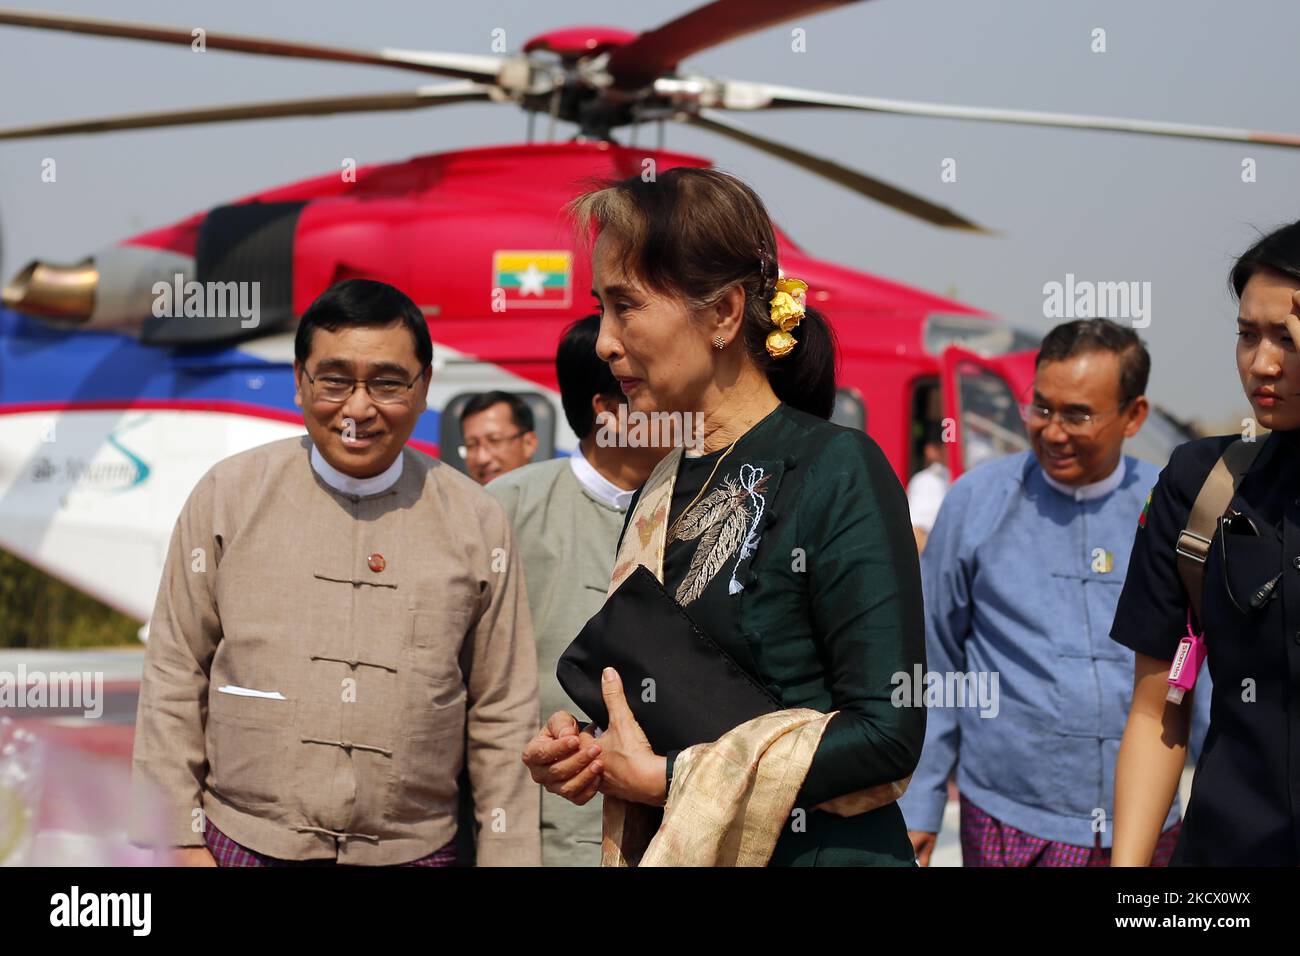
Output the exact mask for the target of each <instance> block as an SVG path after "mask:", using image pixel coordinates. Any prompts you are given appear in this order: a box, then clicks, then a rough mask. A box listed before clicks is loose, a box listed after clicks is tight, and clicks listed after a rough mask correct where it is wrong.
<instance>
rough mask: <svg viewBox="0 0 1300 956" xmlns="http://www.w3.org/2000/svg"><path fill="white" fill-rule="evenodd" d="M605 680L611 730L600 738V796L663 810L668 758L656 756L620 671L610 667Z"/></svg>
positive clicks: (601, 689) (604, 677)
mask: <svg viewBox="0 0 1300 956" xmlns="http://www.w3.org/2000/svg"><path fill="white" fill-rule="evenodd" d="M601 678H602V679H601V682H600V691H601V694H603V695H604V698H605V709H606V710H608V711H609V729H607V730H606V731H605V732H604V733H603V734H601V735H600V748H601V759H600V762H601V765H602V771H601V780H600V792H601V793H604V794H608V795H609V796H612V797H619V798H621V799H623V800H633V801H635V802H637V803H648V804H650V805H651V806H656V807H662V806H663V805H664V800H665V799H666V798H667V796H668V780H667V763H668V758H667V757H658V756H656V755H655V752H654V750H653V749H652V748H651V746H650V741H648V740H647V739H646V736H645V731H643V730H642V729H641V725H640V724H639V723H637V720H636V718H635V717H634V716H632V708H631V707H629V706H628V703H627V698H626V697H625V696H623V681H622V678H620V677H619V676H618V671H616V670H614V668H612V667H606V668H605V671H604V673H603V674H602V675H601Z"/></svg>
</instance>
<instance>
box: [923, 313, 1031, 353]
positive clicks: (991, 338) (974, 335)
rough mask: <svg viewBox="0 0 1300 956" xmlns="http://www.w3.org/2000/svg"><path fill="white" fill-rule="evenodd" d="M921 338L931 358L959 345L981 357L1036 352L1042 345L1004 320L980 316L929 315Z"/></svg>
mask: <svg viewBox="0 0 1300 956" xmlns="http://www.w3.org/2000/svg"><path fill="white" fill-rule="evenodd" d="M921 337H922V338H921V340H922V345H923V347H924V348H925V350H926V351H927V352H929V353H930V354H931V355H942V354H943V350H944V349H946V348H947V347H948V346H950V345H960V346H961V347H962V348H965V349H969V350H970V351H972V352H975V353H978V354H979V355H1004V354H1006V353H1007V352H1035V351H1037V350H1038V346H1039V338H1038V336H1034V335H1030V334H1029V333H1028V332H1023V331H1021V330H1020V329H1017V328H1015V327H1014V326H1011V325H1007V324H1006V323H1005V322H1003V321H1002V320H1001V319H995V318H991V317H987V316H977V315H948V314H943V313H934V314H931V315H927V316H926V317H925V327H924V330H923V331H922V333H921Z"/></svg>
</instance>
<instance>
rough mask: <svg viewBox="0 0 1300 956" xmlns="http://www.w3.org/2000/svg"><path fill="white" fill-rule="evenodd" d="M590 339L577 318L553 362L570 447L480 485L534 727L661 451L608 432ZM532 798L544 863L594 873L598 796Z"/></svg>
mask: <svg viewBox="0 0 1300 956" xmlns="http://www.w3.org/2000/svg"><path fill="white" fill-rule="evenodd" d="M599 331H600V317H599V316H595V315H592V316H588V317H587V318H585V319H581V320H579V321H578V322H576V323H574V324H573V325H572V326H570V327H569V329H568V330H567V331H566V332H565V334H564V336H563V337H562V339H561V340H560V346H559V349H558V351H557V353H556V357H555V367H556V375H557V377H558V379H559V382H560V398H561V401H562V403H563V405H564V415H565V418H566V419H567V420H568V422H569V427H570V428H572V429H573V431H574V434H576V435H578V436H580V440H579V443H578V448H577V449H576V450H575V451H574V452H573V454H572V455H568V456H565V457H564V458H556V459H553V460H551V461H544V462H538V463H536V464H532V465H525V466H524V467H523V468H519V469H517V470H515V471H511V472H509V473H507V474H504V475H502V476H501V477H500V478H497V479H496V480H494V481H492V482H490V483H489V484H488V485H487V486H486V488H487V491H488V493H489V494H491V495H493V496H494V497H495V498H496V499H497V500H498V501H500V502H501V504H502V505H503V506H504V508H505V510H506V514H507V515H509V517H510V522H511V524H512V525H513V526H514V530H515V535H516V538H517V540H518V542H519V545H518V546H519V550H520V553H521V555H522V560H523V567H524V578H525V580H526V581H527V583H528V604H529V607H530V609H531V611H532V618H533V624H534V627H533V632H534V634H535V635H536V638H537V665H538V668H537V669H538V689H539V696H540V698H541V711H540V715H539V720H538V725H539V726H540V723H541V719H543V718H545V717H547V716H549V715H550V714H553V713H555V712H556V711H557V710H572V709H573V704H572V702H571V701H570V700H569V698H568V695H566V694H565V693H564V691H563V690H562V689H561V687H560V684H559V681H557V680H556V679H555V665H556V662H557V661H558V660H559V659H560V655H561V654H563V653H564V650H565V648H567V647H568V646H569V643H570V642H571V641H572V640H573V639H574V638H575V637H577V636H578V632H579V631H581V630H582V626H583V625H584V624H586V623H587V620H588V619H589V618H590V617H591V616H592V615H593V614H595V613H596V612H597V611H599V610H600V607H601V605H602V604H604V603H605V592H606V591H607V590H608V589H609V576H610V572H611V571H612V570H613V567H614V550H615V547H616V546H617V544H618V536H619V533H620V532H621V531H622V530H623V521H624V518H625V517H626V514H627V507H628V503H629V502H630V501H631V500H632V495H633V494H634V493H635V491H636V489H637V488H638V487H640V485H641V484H642V483H643V482H644V481H645V479H646V477H647V476H648V475H649V474H650V472H651V471H652V470H653V469H654V466H655V465H656V464H657V463H658V461H659V459H660V458H662V457H663V456H664V452H665V451H667V449H666V448H661V447H649V446H641V447H629V436H628V435H627V434H626V433H622V432H619V431H618V429H617V428H616V427H614V425H613V424H612V422H614V421H617V420H618V416H617V410H618V406H619V405H620V404H621V403H622V402H623V401H624V397H623V392H622V389H620V388H619V384H618V380H617V379H615V378H614V376H613V374H612V373H611V372H610V370H609V366H608V365H606V364H605V363H604V362H602V361H601V360H600V358H599V357H598V356H597V355H596V336H597V335H598V334H599ZM602 413H607V414H608V416H609V417H608V418H606V417H604V415H603V414H602ZM623 420H624V421H626V413H625V414H624V419H623ZM534 730H536V728H534ZM541 796H542V815H541V827H542V859H543V862H544V863H545V865H546V866H599V865H600V815H601V800H600V799H599V796H597V798H596V799H593V800H591V801H590V802H588V803H586V804H585V805H583V806H576V805H575V804H572V803H570V802H569V801H567V800H565V799H563V798H561V797H559V796H556V795H555V794H553V793H542V795H541Z"/></svg>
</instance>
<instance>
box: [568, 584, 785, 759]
mask: <svg viewBox="0 0 1300 956" xmlns="http://www.w3.org/2000/svg"><path fill="white" fill-rule="evenodd" d="M606 667H612V668H614V669H615V670H616V671H618V673H619V676H620V677H622V678H623V693H624V694H625V695H626V696H627V702H628V706H629V707H631V708H632V713H633V715H634V716H635V717H636V719H637V722H638V723H640V724H641V728H642V730H644V731H645V735H646V738H647V739H648V740H649V741H650V746H651V747H653V748H654V752H655V753H657V754H666V753H668V752H669V751H675V750H682V749H684V748H686V747H689V746H691V745H692V744H698V743H705V742H708V741H713V740H717V739H718V738H719V737H721V736H722V735H723V734H725V733H726V732H727V731H729V730H731V729H732V728H733V727H736V726H737V725H739V724H743V723H744V722H745V721H747V720H751V719H753V718H754V717H758V716H761V715H762V714H767V713H771V712H772V711H776V710H781V709H782V708H783V706H784V705H783V704H782V703H781V702H780V701H779V700H777V699H776V698H775V697H773V696H772V695H771V694H770V693H768V691H767V689H766V688H765V687H763V686H762V685H761V684H759V683H758V682H757V681H755V680H754V678H753V677H751V676H750V675H749V674H748V673H747V672H746V671H745V670H744V669H743V668H741V667H740V665H738V664H737V663H736V662H735V661H734V660H732V659H731V658H730V657H729V656H727V653H726V652H725V651H724V650H722V648H720V647H719V646H718V645H717V644H715V643H714V642H713V641H712V640H711V639H710V638H709V636H708V635H707V634H705V633H704V632H703V631H702V630H700V628H699V626H698V625H697V624H696V623H695V622H694V621H692V620H691V617H690V615H689V614H687V613H686V610H685V609H684V608H683V607H682V606H681V605H680V604H678V603H677V602H676V601H675V600H674V599H673V597H672V595H671V594H669V593H668V592H667V591H666V590H664V586H663V585H662V584H660V583H659V581H658V580H656V579H655V576H654V575H653V574H651V573H650V571H649V569H647V568H646V567H645V565H638V566H637V569H636V570H635V571H633V572H632V573H631V574H630V575H628V576H627V578H626V579H625V580H624V581H623V583H622V584H620V585H619V586H618V589H617V590H616V591H614V593H613V594H611V595H610V596H609V598H608V599H607V600H606V601H605V605H604V607H602V608H601V609H600V610H599V611H598V612H597V613H596V614H595V616H593V617H592V619H591V620H589V621H588V622H587V623H586V625H585V626H584V627H583V629H582V632H581V633H580V634H579V635H578V636H577V637H576V638H574V640H573V643H572V644H570V645H569V647H568V649H567V650H566V651H565V652H564V654H562V655H561V656H560V661H559V664H558V665H556V668H555V676H556V677H557V678H558V679H559V681H560V686H561V687H563V688H564V692H565V693H566V694H568V695H569V697H571V698H572V699H573V702H574V703H575V704H577V705H578V707H579V708H580V709H581V710H582V711H583V712H584V713H585V714H586V715H587V716H588V717H590V718H591V720H592V721H594V722H595V724H596V725H597V726H598V727H608V726H609V713H608V711H606V709H605V700H604V697H603V696H602V695H601V689H600V675H601V671H602V670H604V668H606Z"/></svg>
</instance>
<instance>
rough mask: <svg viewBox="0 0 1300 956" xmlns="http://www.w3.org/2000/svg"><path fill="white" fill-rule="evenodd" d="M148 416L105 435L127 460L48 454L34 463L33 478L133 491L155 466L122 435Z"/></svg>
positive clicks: (101, 489)
mask: <svg viewBox="0 0 1300 956" xmlns="http://www.w3.org/2000/svg"><path fill="white" fill-rule="evenodd" d="M148 420H149V416H148V415H146V416H144V417H142V418H137V419H135V420H134V421H131V422H128V423H127V424H125V425H122V426H119V427H118V428H115V429H113V430H112V431H111V432H109V433H108V434H107V435H105V436H104V441H105V442H107V443H108V444H109V446H111V447H112V448H113V449H114V450H116V451H117V452H118V453H119V454H121V455H122V456H123V457H124V458H125V459H126V460H125V461H97V460H95V457H96V456H94V455H88V456H79V455H75V454H74V455H68V456H67V457H64V458H55V457H53V456H49V455H46V456H42V457H40V458H37V459H36V461H35V462H33V463H32V470H31V480H32V481H33V482H34V483H36V484H46V483H51V482H60V483H62V484H66V485H73V486H76V487H78V488H94V489H96V490H99V491H130V490H131V489H132V488H137V487H139V486H140V485H142V484H144V482H145V480H146V479H148V477H149V473H150V471H151V469H150V467H149V465H148V463H147V462H145V460H144V459H143V458H141V457H140V456H139V455H137V454H136V453H135V452H134V451H132V450H131V449H129V448H127V447H126V446H125V445H123V444H122V442H121V440H120V436H121V434H122V433H123V432H126V431H130V430H131V429H133V428H135V427H137V426H139V425H142V424H144V423H145V422H147V421H148Z"/></svg>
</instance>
